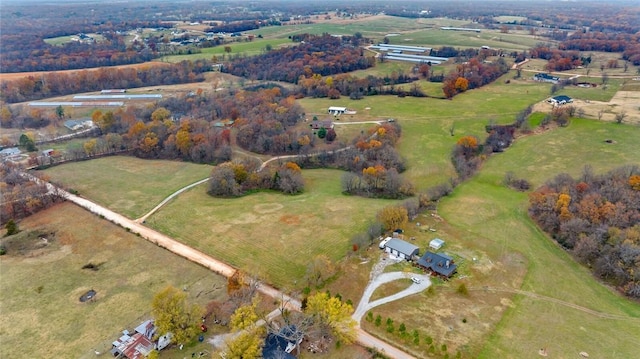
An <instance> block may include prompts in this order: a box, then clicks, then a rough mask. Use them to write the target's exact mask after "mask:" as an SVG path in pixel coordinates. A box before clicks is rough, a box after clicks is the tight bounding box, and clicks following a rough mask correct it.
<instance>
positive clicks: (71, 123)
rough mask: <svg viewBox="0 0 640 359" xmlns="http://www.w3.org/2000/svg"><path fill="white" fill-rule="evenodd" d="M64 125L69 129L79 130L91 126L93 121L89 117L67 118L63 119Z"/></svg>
mask: <svg viewBox="0 0 640 359" xmlns="http://www.w3.org/2000/svg"><path fill="white" fill-rule="evenodd" d="M64 127H66V128H68V129H69V130H71V131H79V130H82V129H85V128H91V127H93V121H92V120H91V119H90V118H86V119H80V120H67V121H64Z"/></svg>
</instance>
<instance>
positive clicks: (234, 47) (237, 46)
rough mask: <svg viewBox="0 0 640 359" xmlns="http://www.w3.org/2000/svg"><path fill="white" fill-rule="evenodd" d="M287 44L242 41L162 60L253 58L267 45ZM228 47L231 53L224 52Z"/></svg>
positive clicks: (283, 43) (283, 41)
mask: <svg viewBox="0 0 640 359" xmlns="http://www.w3.org/2000/svg"><path fill="white" fill-rule="evenodd" d="M288 44H292V42H291V40H289V39H281V38H279V39H274V38H270V39H257V38H255V39H253V41H249V42H246V41H242V42H230V43H228V44H224V45H220V46H216V47H207V48H204V49H201V52H199V53H194V54H188V55H169V56H164V57H163V58H162V59H163V60H164V61H167V62H174V63H175V62H180V61H184V60H191V61H194V60H198V59H207V60H211V59H212V58H213V57H216V58H217V59H218V60H219V61H222V60H223V58H225V59H226V58H229V57H233V56H236V55H238V56H255V55H258V54H261V53H263V52H265V51H266V50H265V49H266V47H267V45H270V46H271V47H272V48H274V49H276V48H278V47H281V46H288ZM227 46H228V47H230V48H231V52H230V53H227V52H225V47H227Z"/></svg>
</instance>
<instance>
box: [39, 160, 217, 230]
mask: <svg viewBox="0 0 640 359" xmlns="http://www.w3.org/2000/svg"><path fill="white" fill-rule="evenodd" d="M210 171H211V166H208V165H198V164H193V163H189V162H176V161H160V160H158V161H156V160H153V161H151V160H142V159H138V158H134V157H123V156H114V157H104V158H100V159H96V160H91V161H82V162H76V163H73V164H68V165H61V166H55V167H51V168H49V169H47V170H45V171H44V173H45V174H47V175H48V176H49V177H50V178H51V181H52V182H54V183H61V184H63V186H64V187H65V188H71V189H73V190H75V191H78V193H79V194H80V195H81V196H83V197H86V198H90V199H91V200H93V201H95V202H96V203H98V204H101V205H103V206H105V207H108V208H109V209H112V210H114V211H116V212H118V213H121V214H123V215H125V216H127V217H129V218H132V219H133V218H137V217H140V216H142V215H143V214H145V213H147V212H148V211H149V210H151V209H152V208H153V207H155V206H156V205H157V204H158V203H160V202H161V201H162V200H163V199H165V198H166V197H168V196H169V195H170V194H172V193H173V192H175V191H177V190H179V189H180V188H182V187H184V186H186V185H189V184H191V183H194V182H197V181H199V180H201V179H203V178H206V177H207V176H208V175H209V172H210Z"/></svg>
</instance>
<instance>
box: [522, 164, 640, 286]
mask: <svg viewBox="0 0 640 359" xmlns="http://www.w3.org/2000/svg"><path fill="white" fill-rule="evenodd" d="M529 214H530V216H531V217H532V218H533V219H534V220H535V221H536V222H537V223H538V225H540V227H542V229H543V230H544V231H546V232H547V233H549V234H550V235H551V236H552V237H553V238H554V239H555V240H557V241H558V243H560V244H561V245H562V246H563V247H564V248H566V249H567V250H569V251H570V252H571V253H572V254H573V255H574V256H575V258H576V259H578V261H580V262H582V263H584V264H586V265H587V266H588V267H589V268H590V269H591V270H592V271H593V272H594V274H595V275H597V276H598V277H600V278H601V279H603V280H605V281H606V282H609V283H611V284H613V285H615V286H616V287H617V288H619V290H620V291H621V292H623V293H624V294H626V295H628V296H631V297H635V298H640V261H639V258H640V225H639V223H640V167H638V166H624V167H620V168H617V169H614V170H612V171H610V172H608V173H606V174H602V175H596V174H594V173H593V171H592V170H591V168H590V167H585V168H584V170H583V173H582V175H581V176H580V177H579V178H572V177H571V176H569V175H567V174H560V175H558V176H556V177H555V178H553V179H552V180H549V181H547V183H545V185H544V186H542V187H540V188H539V189H537V190H536V191H535V192H533V193H531V195H530V196H529Z"/></svg>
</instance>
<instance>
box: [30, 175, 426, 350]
mask: <svg viewBox="0 0 640 359" xmlns="http://www.w3.org/2000/svg"><path fill="white" fill-rule="evenodd" d="M24 175H25V176H26V177H28V178H29V179H30V180H31V181H34V182H36V183H44V184H45V185H46V186H47V188H48V190H49V191H50V192H51V193H57V194H58V195H60V196H61V197H62V198H64V199H66V200H67V201H70V202H73V203H75V204H76V205H78V206H80V207H82V208H84V209H86V210H88V211H89V212H91V213H94V214H96V215H98V216H100V217H101V218H104V219H106V220H108V221H110V222H113V223H115V224H117V225H119V226H121V227H122V228H124V229H126V230H127V231H129V232H131V233H135V234H137V235H139V236H140V237H142V238H144V239H146V240H148V241H149V242H151V243H154V244H156V245H158V246H159V247H162V248H165V249H167V250H169V251H170V252H172V253H174V254H177V255H179V256H181V257H184V258H186V259H188V260H190V261H191V262H194V263H197V264H200V265H201V266H203V267H205V268H208V269H210V270H211V271H213V272H215V273H218V274H220V275H223V276H224V277H226V278H229V277H231V276H232V275H233V274H234V273H235V272H236V269H235V268H234V267H232V266H230V265H229V264H227V263H224V262H222V261H220V260H217V259H215V258H213V257H211V256H209V255H207V254H205V253H202V252H200V251H198V250H196V249H194V248H191V247H189V246H187V245H185V244H183V243H180V242H178V241H176V240H175V239H173V238H171V237H169V236H167V235H164V234H162V233H160V232H157V231H155V230H153V229H151V228H148V227H146V226H144V225H142V224H140V223H137V222H136V221H134V220H131V219H129V218H127V217H125V216H123V215H121V214H119V213H116V212H114V211H112V210H110V209H108V208H105V207H102V206H100V205H98V204H96V203H94V202H91V201H89V200H88V199H84V198H81V197H79V196H76V195H73V194H71V193H69V192H67V191H65V190H63V189H61V188H59V187H56V186H55V185H53V184H51V183H49V182H45V181H42V180H40V179H39V178H37V177H35V176H33V175H31V174H29V173H24ZM207 180H208V179H207ZM203 181H205V180H203ZM200 182H202V181H200ZM197 184H198V182H196V183H195V184H193V185H194V186H195V185H197ZM187 187H189V186H187ZM185 188H186V187H185ZM258 291H259V292H260V293H262V294H264V295H266V296H268V297H270V298H273V299H275V300H279V301H283V302H284V303H286V305H285V306H286V308H287V309H289V310H298V311H299V310H300V308H301V303H300V301H299V300H298V299H296V298H293V297H291V296H289V295H287V294H285V293H283V292H281V291H280V290H278V289H276V288H274V287H272V286H270V285H268V284H264V283H261V284H260V285H259V286H258ZM271 314H273V313H271ZM357 332H358V339H357V342H358V343H359V344H361V345H365V346H367V347H373V348H377V349H378V350H382V351H384V353H385V355H386V356H387V357H389V358H392V359H413V357H412V356H410V355H409V354H407V353H405V352H403V351H401V350H400V349H398V348H396V347H394V346H392V345H391V344H388V343H386V342H384V341H382V340H380V339H378V338H375V337H373V336H372V335H370V334H369V333H367V332H365V331H364V330H362V329H361V328H359V327H358V328H357Z"/></svg>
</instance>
